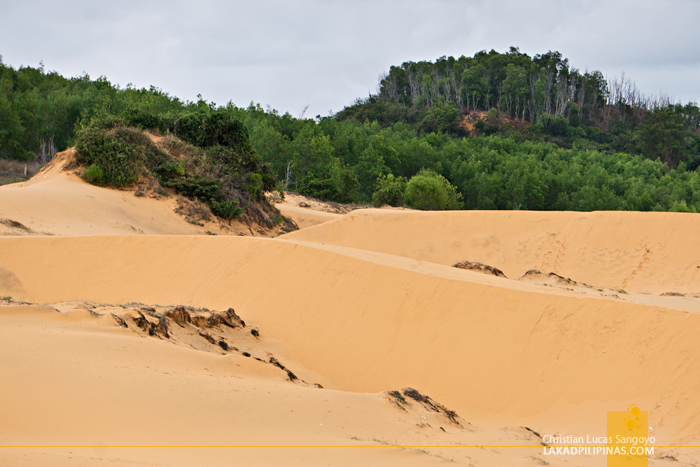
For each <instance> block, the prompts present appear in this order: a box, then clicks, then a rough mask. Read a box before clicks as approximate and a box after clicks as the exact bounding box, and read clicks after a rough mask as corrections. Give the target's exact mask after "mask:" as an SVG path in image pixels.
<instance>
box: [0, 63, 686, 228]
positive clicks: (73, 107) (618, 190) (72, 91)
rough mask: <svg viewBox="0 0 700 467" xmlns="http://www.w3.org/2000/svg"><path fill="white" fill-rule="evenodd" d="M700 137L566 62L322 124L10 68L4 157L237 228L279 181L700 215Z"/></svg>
mask: <svg viewBox="0 0 700 467" xmlns="http://www.w3.org/2000/svg"><path fill="white" fill-rule="evenodd" d="M465 122H466V124H465ZM699 123H700V111H699V110H698V107H697V106H696V105H694V104H687V105H684V106H681V105H677V104H674V105H672V104H671V103H670V102H668V101H666V102H664V101H660V100H656V101H655V100H653V99H650V98H647V97H644V96H642V95H641V94H640V93H639V92H638V91H636V89H635V88H633V87H632V86H630V85H629V82H628V81H624V80H623V81H621V82H617V81H613V82H607V81H605V80H604V79H603V78H602V75H601V74H600V73H599V72H591V73H584V74H581V73H579V72H578V71H577V70H575V69H572V68H571V67H570V66H569V64H568V61H567V60H565V59H562V57H561V55H560V54H558V53H556V52H549V53H547V54H544V55H537V56H535V57H529V56H527V55H525V54H521V53H520V52H519V51H518V50H517V49H511V50H510V51H509V52H508V53H505V54H499V53H497V52H494V51H492V52H489V53H486V52H481V53H479V54H476V55H475V56H474V57H460V58H459V59H454V58H452V57H447V58H446V57H443V58H440V59H438V60H437V61H435V62H434V63H433V62H420V63H412V62H407V63H404V64H403V65H401V66H400V67H392V68H391V70H390V71H389V73H388V74H387V75H386V76H384V77H383V78H382V80H381V82H380V92H379V94H378V95H376V96H370V97H369V98H368V99H365V100H358V101H357V102H355V103H354V104H353V105H351V106H349V107H347V108H345V109H344V110H343V111H341V112H340V113H339V114H337V115H334V116H329V117H323V118H321V117H316V119H297V118H293V117H292V116H290V115H289V114H284V115H280V114H279V113H278V112H276V111H274V110H267V111H266V110H264V109H263V108H262V107H261V106H260V105H253V104H251V105H250V106H248V107H247V108H242V107H237V106H235V105H233V104H232V103H229V104H228V105H226V106H216V105H215V104H214V103H209V102H206V101H204V100H202V99H201V98H200V99H199V100H198V101H197V102H182V101H180V100H179V99H177V98H174V97H171V96H169V95H168V94H165V93H163V92H162V91H160V90H159V89H157V88H154V87H151V88H150V89H135V88H133V87H130V86H128V87H127V88H126V89H122V88H119V87H117V86H113V85H112V84H111V83H110V82H109V81H107V79H105V78H100V79H97V80H94V81H93V80H90V78H89V77H88V76H82V77H79V78H72V79H66V78H63V77H61V76H60V75H58V74H56V73H46V72H45V71H44V70H43V68H38V69H35V68H28V67H27V68H20V69H19V70H14V69H12V68H11V67H9V66H7V65H4V64H2V62H1V61H0V152H1V154H0V156H3V157H8V158H15V159H26V158H30V157H35V156H36V155H37V154H42V153H44V152H46V148H47V147H49V148H50V147H51V144H53V145H55V147H56V149H57V150H62V149H64V148H65V147H67V146H68V145H71V144H77V150H78V152H79V154H81V158H82V159H81V160H82V162H83V164H85V167H86V171H85V177H86V179H89V180H90V181H92V182H93V183H99V184H106V185H115V186H123V185H128V184H131V183H134V181H135V180H137V179H138V178H139V177H140V176H141V175H142V174H143V173H144V171H146V172H147V173H149V174H152V175H153V176H154V177H156V178H157V179H158V180H159V181H160V183H161V184H162V185H163V186H166V187H172V188H174V189H175V190H177V191H178V192H180V193H183V194H186V195H188V196H192V197H197V198H200V199H202V200H204V201H205V202H207V203H208V204H209V206H210V207H211V208H212V210H214V211H215V212H216V213H217V214H218V215H220V216H222V217H229V218H230V217H233V216H235V215H236V213H237V212H238V210H239V209H240V207H239V206H238V205H237V204H236V201H237V200H239V199H240V200H245V199H258V200H260V199H262V196H263V193H264V192H265V191H270V190H273V189H274V188H275V187H276V186H277V183H278V182H277V181H279V183H282V184H283V185H284V186H285V187H286V188H287V189H289V190H294V191H298V192H300V193H302V194H307V195H311V196H315V197H318V198H322V199H326V200H331V201H338V202H365V203H367V202H372V203H373V204H375V205H382V204H390V205H403V204H407V205H410V206H414V207H417V208H420V209H457V208H460V207H462V208H464V209H539V210H580V211H589V210H600V209H620V210H643V211H644V210H660V211H668V210H673V211H688V212H700V172H698V165H700V135H699V132H698V124H699ZM130 128H132V129H130ZM133 128H140V129H148V130H150V131H154V132H156V133H159V134H162V135H168V134H170V135H173V136H176V137H177V138H179V139H175V138H173V139H172V141H170V142H169V146H168V151H167V152H168V154H176V155H178V157H176V158H173V157H171V156H168V154H165V156H167V157H165V156H164V153H163V151H161V150H159V149H158V147H156V146H155V145H153V143H151V142H150V140H149V139H148V138H147V137H145V136H144V135H143V134H142V133H140V132H137V131H134V130H133ZM166 138H169V136H166Z"/></svg>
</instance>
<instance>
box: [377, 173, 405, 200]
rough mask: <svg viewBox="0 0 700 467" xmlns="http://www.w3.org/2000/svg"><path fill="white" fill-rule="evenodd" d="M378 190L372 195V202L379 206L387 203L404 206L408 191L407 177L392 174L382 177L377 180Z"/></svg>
mask: <svg viewBox="0 0 700 467" xmlns="http://www.w3.org/2000/svg"><path fill="white" fill-rule="evenodd" d="M377 186H378V188H377V191H375V192H374V194H373V195H372V204H373V205H375V206H377V207H379V206H383V205H385V204H388V205H389V206H402V205H403V202H404V194H405V192H406V179H405V178H404V177H394V176H393V175H392V174H389V175H386V176H383V177H380V178H379V179H378V180H377Z"/></svg>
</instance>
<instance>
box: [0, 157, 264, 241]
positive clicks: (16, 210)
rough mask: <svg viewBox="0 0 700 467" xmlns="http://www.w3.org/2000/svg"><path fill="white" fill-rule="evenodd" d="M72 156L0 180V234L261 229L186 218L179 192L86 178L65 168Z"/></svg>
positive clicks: (244, 232) (246, 232)
mask: <svg viewBox="0 0 700 467" xmlns="http://www.w3.org/2000/svg"><path fill="white" fill-rule="evenodd" d="M72 156H73V151H72V150H68V151H64V152H63V153H60V154H59V155H57V157H56V159H55V160H54V161H53V162H52V163H51V164H49V165H48V166H47V167H46V168H45V169H44V170H42V171H41V172H40V173H38V174H37V175H35V176H34V177H32V178H31V179H30V180H28V181H27V182H24V183H15V184H12V185H4V186H0V235H60V236H71V235H72V236H76V235H166V234H167V235H205V234H206V233H207V231H209V232H212V233H217V234H225V235H231V234H236V235H238V234H240V235H259V234H261V233H260V232H255V231H253V230H251V229H250V228H249V227H248V226H246V225H244V224H242V223H237V222H232V223H231V225H229V224H226V225H225V226H224V225H221V224H220V223H219V222H218V221H217V222H213V221H212V222H201V221H197V223H192V222H188V221H187V216H184V215H179V214H176V213H175V210H176V209H177V207H178V201H179V200H181V201H183V202H185V203H187V202H188V201H186V200H184V199H183V198H181V197H180V196H171V197H165V198H161V199H153V198H149V197H139V196H137V195H136V193H135V191H134V190H114V189H109V188H101V187H97V186H94V185H90V184H88V183H85V182H84V181H83V180H81V179H80V178H79V177H78V176H77V175H75V174H74V173H71V172H66V171H65V170H64V168H65V166H66V164H68V163H69V162H70V161H71V158H72ZM3 221H4V222H3ZM16 223H19V224H20V225H19V226H17V225H16ZM199 224H201V225H199Z"/></svg>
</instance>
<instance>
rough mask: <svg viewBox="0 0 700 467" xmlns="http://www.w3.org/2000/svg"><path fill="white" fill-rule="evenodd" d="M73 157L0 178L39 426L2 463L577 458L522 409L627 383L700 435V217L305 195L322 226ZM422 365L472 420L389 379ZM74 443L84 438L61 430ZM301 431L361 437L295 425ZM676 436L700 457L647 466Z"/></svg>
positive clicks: (616, 405)
mask: <svg viewBox="0 0 700 467" xmlns="http://www.w3.org/2000/svg"><path fill="white" fill-rule="evenodd" d="M62 169H63V167H62V166H60V165H59V164H57V165H55V166H51V167H48V168H47V170H45V171H44V172H43V173H42V174H40V176H38V177H35V178H34V179H32V180H31V181H29V182H27V183H25V184H20V185H14V186H13V185H10V186H6V187H2V188H0V219H5V220H7V222H5V223H3V224H0V228H1V229H3V230H0V235H4V236H0V352H2V354H3V356H4V357H3V358H2V359H0V374H2V375H3V378H1V379H0V394H2V395H3V398H2V400H0V440H1V441H2V443H0V444H2V445H3V446H7V445H22V446H28V445H40V446H44V447H42V448H28V447H18V448H0V465H12V466H16V465H26V466H34V465H57V466H72V465H105V466H126V465H134V464H137V465H149V466H150V465H168V466H185V465H200V464H203V465H213V466H216V465H231V463H232V462H233V463H234V464H235V465H279V464H280V463H284V464H285V465H326V464H331V465H395V464H397V465H398V464H400V465H437V464H441V465H442V464H445V463H447V462H448V461H454V462H456V463H457V464H464V465H476V464H480V465H543V463H544V462H549V463H550V464H551V465H571V464H570V461H571V460H572V459H571V458H567V457H566V456H564V457H557V458H552V457H550V458H547V459H546V460H545V459H543V458H542V450H541V446H540V439H539V438H537V436H535V435H534V434H533V432H531V431H528V430H527V429H524V428H522V427H523V426H527V427H529V428H530V429H532V430H534V431H537V432H538V433H543V434H571V435H577V434H578V435H584V436H585V435H605V417H606V411H608V410H624V409H625V408H626V407H627V406H628V405H629V404H632V403H635V404H638V405H639V406H640V407H643V408H646V409H648V410H650V423H651V425H652V426H653V427H654V434H655V435H656V438H657V443H656V444H657V445H666V444H697V443H696V441H697V439H700V418H698V414H700V402H699V401H698V400H697V398H696V397H695V395H696V394H698V393H700V378H698V376H697V368H698V367H700V348H699V347H698V346H697V336H698V335H700V314H699V313H698V312H700V305H698V303H700V299H698V298H693V296H694V294H698V293H700V289H699V286H698V283H699V280H700V268H698V266H700V247H698V246H697V245H696V244H695V243H696V242H695V241H694V240H695V237H694V234H695V232H697V231H698V227H700V220H699V219H700V218H699V217H698V216H695V215H687V214H667V213H663V214H662V213H612V212H601V213H533V212H451V213H437V212H433V213H425V212H409V211H389V210H366V209H364V210H359V211H354V212H351V213H348V214H342V212H327V211H323V210H319V209H323V208H322V207H318V206H309V207H300V206H298V205H296V204H289V205H286V207H285V205H281V207H282V209H286V213H287V214H289V215H290V216H291V217H293V218H294V219H295V220H296V221H297V223H298V224H299V225H301V226H302V227H304V226H308V227H307V228H304V229H302V230H300V231H297V232H293V233H290V234H287V235H284V236H282V237H279V238H275V239H266V238H253V237H237V236H234V237H232V236H226V237H224V236H206V235H190V234H201V233H202V228H201V227H198V226H194V225H192V224H188V223H187V222H185V221H184V220H183V219H182V218H181V217H180V216H178V215H177V214H175V213H174V212H173V208H174V206H173V205H172V203H173V200H155V199H146V198H138V197H135V196H134V195H133V194H132V193H129V192H122V191H116V190H107V189H102V188H98V187H93V186H90V185H87V184H85V183H83V182H82V181H81V180H80V179H78V178H76V177H75V176H72V175H70V174H67V173H65V172H63V171H62ZM283 212H285V211H283ZM9 221H12V222H9ZM17 223H19V224H20V225H21V226H17ZM47 234H51V235H54V236H50V235H47ZM458 261H471V262H479V263H483V264H486V265H489V266H492V267H495V268H498V269H501V270H502V271H503V272H504V273H505V276H507V278H503V277H496V276H494V275H486V274H482V273H480V272H477V271H473V270H463V269H457V268H454V267H451V265H452V264H454V263H456V262H458ZM531 269H537V270H539V271H541V273H542V274H530V275H529V276H528V277H527V278H526V279H527V280H521V276H523V274H524V273H525V272H526V271H528V270H531ZM549 272H553V273H556V274H558V275H559V276H562V277H561V278H559V277H557V276H551V275H549ZM567 278H571V281H567V280H566V279H567ZM621 289H624V292H623V291H621ZM664 292H673V294H672V295H668V294H666V295H663V296H662V294H663V293H664ZM6 296H11V297H12V299H11V301H8V300H2V298H3V297H6ZM23 301H24V302H27V303H26V304H24V305H22V304H21V302H23ZM136 302H138V303H136ZM175 305H184V306H191V307H196V308H198V309H199V308H201V307H206V308H208V309H210V310H227V309H229V308H231V307H232V308H235V310H236V313H238V314H239V315H240V316H241V318H243V320H245V322H246V324H247V327H245V328H235V327H234V328H230V327H227V326H224V325H221V324H215V325H212V324H209V325H208V326H210V327H209V328H206V329H204V328H202V327H201V326H204V325H201V326H200V324H201V323H202V322H203V321H201V319H200V320H199V321H197V323H200V324H193V323H194V321H192V322H190V321H187V320H184V321H183V320H182V319H181V318H178V319H179V320H180V321H177V320H175V321H172V320H173V319H175V318H172V317H171V318H167V316H166V311H167V310H168V309H169V308H167V307H168V306H175ZM147 309H152V310H154V311H153V312H150V311H147ZM144 310H145V311H144ZM164 310H165V311H164ZM197 313H204V314H205V315H206V313H207V312H204V311H201V312H200V311H197ZM113 315H117V316H119V317H120V319H121V320H122V321H123V322H124V324H126V325H127V328H124V327H123V326H122V325H121V324H122V323H121V322H120V321H119V319H116V318H114V317H113ZM168 316H169V315H168ZM178 316H179V315H178ZM198 316H199V315H198ZM202 316H204V315H202ZM207 316H208V315H207ZM141 318H143V320H144V322H145V321H147V322H149V323H150V324H143V323H142V324H143V326H142V327H139V324H138V323H139V322H140V321H139V320H140V319H141ZM168 320H171V321H168ZM162 323H165V324H162ZM161 325H163V326H166V325H167V326H170V327H169V328H168V329H169V332H168V333H167V334H168V335H167V336H166V335H165V334H163V333H162V332H160V331H158V329H160V328H158V326H161ZM156 328H158V329H156ZM149 329H151V330H153V329H156V331H157V332H150V333H149V331H148V330H149ZM250 329H256V332H257V333H258V336H253V335H252V334H251V333H250ZM150 334H152V335H150ZM207 336H209V337H207ZM221 341H225V342H226V345H222V344H221V343H220V342H221ZM245 354H249V355H250V357H248V356H246V355H245ZM273 358H274V360H273ZM274 361H277V362H281V363H283V366H284V368H286V369H287V370H289V371H291V372H293V373H294V374H295V375H296V376H298V377H299V378H298V379H297V380H294V381H291V380H290V379H291V378H290V377H289V375H288V373H287V372H286V370H284V368H282V367H281V366H276V365H274ZM316 384H320V385H322V386H323V388H324V389H319V388H318V387H316ZM406 387H412V388H416V389H418V390H419V391H420V392H421V393H422V394H428V395H429V396H430V397H431V398H432V399H433V400H435V401H437V402H439V403H440V404H443V405H444V406H445V407H447V408H449V409H450V410H454V411H455V412H456V413H457V414H458V416H459V420H460V423H461V424H460V425H457V424H454V423H452V422H451V421H450V420H449V419H448V418H446V417H445V416H444V414H442V413H438V412H434V411H432V410H430V409H429V408H428V407H427V406H426V405H424V404H423V405H422V404H421V403H418V402H416V401H414V402H412V403H411V405H410V406H408V405H407V406H405V407H403V406H402V403H401V402H400V401H399V400H398V399H397V398H396V397H394V396H390V395H388V393H387V391H395V390H401V389H402V388H406ZM409 402H410V401H409ZM66 445H74V446H78V445H79V446H88V447H75V448H61V447H47V446H66ZM130 445H132V446H133V445H137V446H147V445H161V446H163V445H167V446H213V445H226V446H231V445H237V446H241V445H252V446H266V445H274V446H278V447H274V448H260V447H258V448H256V447H251V448H223V447H222V448H211V447H210V448H202V447H191V448H184V447H178V448H169V449H168V448H146V447H142V448H134V447H125V446H130ZM302 445H306V446H309V445H313V446H343V447H326V448H318V447H316V448H311V447H309V448H294V447H288V448H284V447H279V446H302ZM397 445H410V446H414V447H411V448H408V449H396V448H394V447H392V446H397ZM465 445H466V446H481V445H487V446H502V445H518V446H526V447H518V448H502V449H501V448H495V447H494V448H484V449H481V448H465V447H463V446H465ZM100 446H103V447H100ZM115 446H122V447H115ZM360 446H363V447H360ZM415 446H432V447H425V448H418V447H415ZM434 446H440V447H434ZM457 446H462V447H457ZM666 454H668V455H669V456H673V457H674V458H675V459H679V460H680V462H677V463H675V465H682V464H685V465H693V464H697V463H698V461H699V459H700V452H698V450H692V449H685V448H676V449H673V448H664V449H659V451H657V455H656V459H653V460H652V461H651V462H650V465H666V464H667V463H669V462H671V461H670V458H666V460H662V459H660V458H661V457H663V456H664V455H666ZM602 460H603V458H601V457H590V456H589V457H586V456H583V457H577V458H575V461H576V464H577V465H591V466H593V465H601V461H602Z"/></svg>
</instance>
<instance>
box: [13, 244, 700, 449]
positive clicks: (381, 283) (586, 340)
mask: <svg viewBox="0 0 700 467" xmlns="http://www.w3.org/2000/svg"><path fill="white" fill-rule="evenodd" d="M0 258H2V259H1V260H0V266H2V267H3V268H4V271H5V277H6V278H7V277H11V278H13V279H12V281H14V282H13V283H14V286H9V287H8V285H7V284H9V283H10V282H12V281H9V280H8V279H5V281H4V283H3V285H0V294H2V293H14V294H16V296H17V297H19V298H23V299H29V300H34V301H47V302H56V301H66V300H75V299H83V300H92V301H101V302H107V303H110V302H112V303H126V302H130V301H139V302H145V303H159V304H178V303H182V304H195V303H196V304H197V305H199V306H207V307H211V308H215V309H226V308H228V307H229V306H234V307H235V308H236V310H237V311H239V313H240V314H241V315H242V316H243V317H244V318H245V319H246V320H247V321H248V320H249V321H250V322H252V323H253V324H255V325H259V326H260V327H261V328H262V329H264V331H265V332H266V333H268V335H270V336H274V337H275V338H277V339H280V340H282V341H283V342H285V343H286V344H288V345H289V347H290V349H292V352H293V354H292V355H293V357H294V358H295V360H297V361H298V362H299V363H300V364H302V365H304V366H305V367H307V368H309V369H310V370H312V371H314V372H316V373H318V374H321V375H324V376H325V377H326V378H327V379H328V380H329V381H330V382H331V383H332V385H331V387H332V388H334V389H340V390H344V391H353V392H379V391H383V390H388V389H392V388H400V387H405V386H412V387H417V388H419V389H420V390H422V391H425V392H426V393H428V394H430V395H431V396H433V397H434V398H436V399H437V400H440V401H441V402H443V403H444V404H446V405H447V406H449V407H451V408H453V409H455V410H457V412H458V413H459V414H460V415H462V417H464V418H465V419H466V420H470V421H474V422H475V423H478V424H482V425H483V424H488V423H489V420H490V421H491V422H492V423H494V424H495V425H498V424H506V423H507V422H508V420H510V421H511V423H513V422H514V421H516V423H520V422H522V421H524V420H527V421H528V423H534V424H536V425H538V426H540V427H544V428H548V429H552V430H561V429H567V430H577V429H578V430H593V429H596V427H597V429H600V427H601V426H603V425H604V419H605V411H606V410H613V409H615V408H616V407H621V406H623V405H625V404H628V403H631V402H634V403H637V404H640V405H642V406H646V407H654V410H653V413H652V423H654V425H655V426H656V427H657V430H658V432H657V436H658V437H659V439H663V440H664V441H666V442H670V441H673V442H681V441H683V442H687V441H688V440H692V439H697V437H698V436H699V435H700V420H698V418H697V414H698V413H700V407H699V406H698V401H697V400H696V399H695V398H693V397H689V396H690V395H691V394H696V393H698V391H700V380H699V379H698V378H697V375H696V372H695V368H697V367H698V366H699V365H700V351H699V350H698V347H697V344H696V343H697V335H699V334H700V315H698V314H697V313H689V312H682V311H676V310H668V309H661V308H655V307H649V306H644V305H640V304H634V303H627V302H622V301H618V300H607V299H602V298H592V297H584V296H578V295H576V294H573V293H572V294H570V296H567V295H553V294H548V293H537V292H528V291H523V290H517V289H513V288H508V287H498V286H494V285H489V284H484V283H482V282H480V281H471V280H469V278H467V277H466V276H464V277H462V278H461V279H451V278H449V277H439V276H436V275H434V274H425V273H423V271H422V270H421V264H422V263H420V262H417V261H416V260H411V259H401V258H396V259H395V260H394V264H393V265H392V266H387V265H384V264H379V262H371V261H368V260H367V258H363V259H357V258H353V257H351V256H348V255H347V252H345V254H338V253H333V252H331V251H328V250H324V249H318V248H312V247H309V246H305V245H298V244H293V243H289V242H285V241H280V240H268V239H254V238H243V237H238V238H236V237H234V238H231V237H228V238H223V237H221V238H219V237H85V238H5V239H0ZM402 263H403V264H402ZM55 265H60V266H59V267H55ZM426 267H428V268H429V267H430V265H426ZM433 267H435V266H433ZM445 269H446V271H449V273H453V272H458V273H463V272H465V271H460V270H454V269H453V268H445ZM37 271H41V272H42V274H41V276H40V278H39V276H37V274H36V272H37ZM473 274H477V273H473ZM494 280H497V279H494ZM498 280H501V281H504V284H507V281H505V280H503V279H498ZM523 423H524V422H523Z"/></svg>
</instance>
